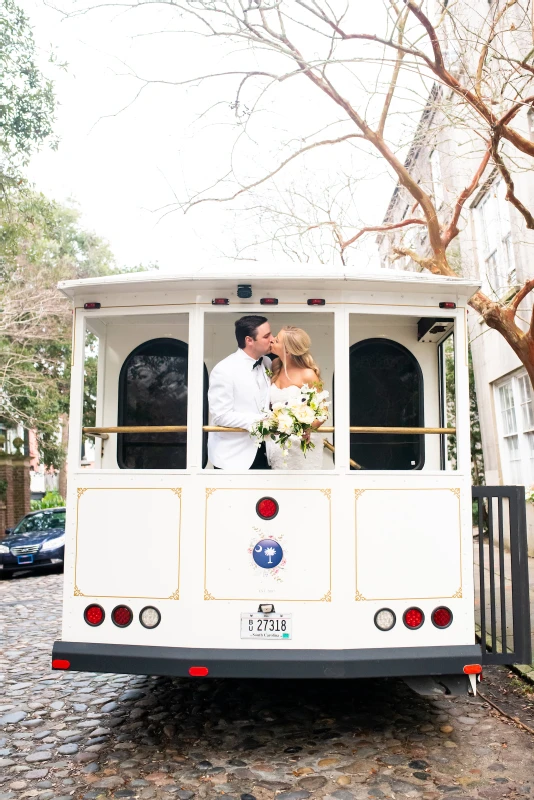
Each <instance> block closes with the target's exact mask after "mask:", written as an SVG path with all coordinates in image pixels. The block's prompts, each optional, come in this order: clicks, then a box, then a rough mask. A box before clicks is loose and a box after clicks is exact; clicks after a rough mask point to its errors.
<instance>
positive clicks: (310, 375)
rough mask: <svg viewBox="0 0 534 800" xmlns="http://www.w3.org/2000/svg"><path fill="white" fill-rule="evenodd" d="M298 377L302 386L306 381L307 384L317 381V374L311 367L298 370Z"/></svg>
mask: <svg viewBox="0 0 534 800" xmlns="http://www.w3.org/2000/svg"><path fill="white" fill-rule="evenodd" d="M299 378H300V379H301V386H303V385H304V384H305V383H307V384H308V386H311V385H312V384H314V383H318V378H317V375H316V373H315V372H314V371H313V369H302V370H301V371H300V375H299Z"/></svg>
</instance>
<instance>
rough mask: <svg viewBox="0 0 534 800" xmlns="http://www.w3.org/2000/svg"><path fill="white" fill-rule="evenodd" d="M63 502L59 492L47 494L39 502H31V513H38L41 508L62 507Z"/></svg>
mask: <svg viewBox="0 0 534 800" xmlns="http://www.w3.org/2000/svg"><path fill="white" fill-rule="evenodd" d="M64 505H65V501H64V499H63V498H62V497H61V495H60V494H59V492H47V493H46V494H45V496H44V497H43V498H41V500H32V501H31V509H32V511H40V510H41V509H42V508H56V506H64Z"/></svg>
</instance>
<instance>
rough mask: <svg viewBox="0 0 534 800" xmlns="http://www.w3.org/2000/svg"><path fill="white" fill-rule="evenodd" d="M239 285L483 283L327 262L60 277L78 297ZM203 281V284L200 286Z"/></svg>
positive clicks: (414, 287) (420, 289) (434, 286)
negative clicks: (94, 293)
mask: <svg viewBox="0 0 534 800" xmlns="http://www.w3.org/2000/svg"><path fill="white" fill-rule="evenodd" d="M236 283H253V284H256V285H257V286H262V287H269V288H271V287H274V286H276V287H279V288H287V289H295V288H300V289H302V288H303V285H304V286H306V287H310V288H311V287H314V288H316V289H318V288H319V287H321V288H325V289H340V288H343V287H341V286H340V284H341V283H350V284H352V285H351V286H350V288H351V289H353V290H354V289H358V290H360V291H406V290H407V289H408V288H409V291H410V292H414V293H421V294H428V292H429V291H430V292H432V291H438V292H439V291H440V290H445V291H450V290H451V289H452V290H453V291H454V292H455V293H456V294H458V295H462V296H466V297H470V296H471V295H472V294H474V293H475V292H476V291H477V290H478V289H479V288H480V283H478V282H476V281H474V280H473V279H464V278H446V277H443V276H441V275H437V276H436V275H431V274H430V273H419V272H404V271H401V270H398V271H397V270H386V269H381V270H377V271H376V272H370V271H368V272H363V271H360V270H356V269H354V268H351V267H343V266H341V267H335V266H326V265H324V264H295V263H291V262H290V263H280V262H273V263H265V262H258V261H248V262H244V261H239V262H235V261H229V262H228V263H227V264H225V265H224V266H223V265H222V264H221V263H220V262H218V263H217V264H216V265H213V264H211V265H206V266H189V265H188V266H187V267H184V269H183V271H181V272H177V273H176V274H167V273H160V272H156V271H154V272H135V273H127V274H121V273H118V274H116V275H108V276H106V277H97V278H84V279H80V280H73V281H61V282H60V283H59V284H58V288H59V289H60V290H61V291H62V292H63V294H65V295H67V297H70V298H74V297H76V296H78V295H80V294H85V293H86V292H87V290H88V289H89V290H100V291H104V292H105V293H106V295H109V294H118V293H121V294H123V293H124V292H128V291H135V292H136V293H138V292H139V291H140V290H142V289H144V290H146V291H162V292H168V291H172V290H177V289H180V290H184V289H195V288H198V289H200V288H201V286H200V285H202V288H205V286H206V284H209V285H210V286H211V287H213V289H225V288H228V287H234V286H235V285H236ZM199 284H200V285H199ZM347 288H348V287H347Z"/></svg>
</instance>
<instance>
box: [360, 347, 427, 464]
mask: <svg viewBox="0 0 534 800" xmlns="http://www.w3.org/2000/svg"><path fill="white" fill-rule="evenodd" d="M423 397H424V389H423V374H422V371H421V368H420V366H419V363H418V361H417V359H416V358H415V356H414V355H413V354H412V353H411V352H410V351H409V350H408V349H407V348H406V347H404V346H403V345H401V344H399V343H398V342H395V341H391V340H388V339H384V338H372V339H366V340H364V341H360V342H357V343H356V344H354V345H353V346H352V347H351V349H350V425H351V427H352V426H360V427H362V426H366V427H393V428H394V427H398V428H400V427H406V428H413V427H416V428H418V427H423V426H424V401H423ZM350 457H351V459H352V460H353V461H354V462H356V464H357V465H358V467H353V469H357V468H360V469H379V470H397V469H406V470H414V469H422V468H423V466H424V461H425V445H424V436H423V435H421V434H413V433H406V434H404V433H403V434H401V435H399V434H390V433H351V436H350Z"/></svg>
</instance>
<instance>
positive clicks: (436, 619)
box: [432, 606, 452, 628]
mask: <svg viewBox="0 0 534 800" xmlns="http://www.w3.org/2000/svg"><path fill="white" fill-rule="evenodd" d="M432 622H433V623H434V625H435V626H436V628H448V627H449V625H450V624H451V622H452V611H451V610H450V609H448V608H446V607H445V606H440V607H439V608H435V609H434V611H433V612H432Z"/></svg>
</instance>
